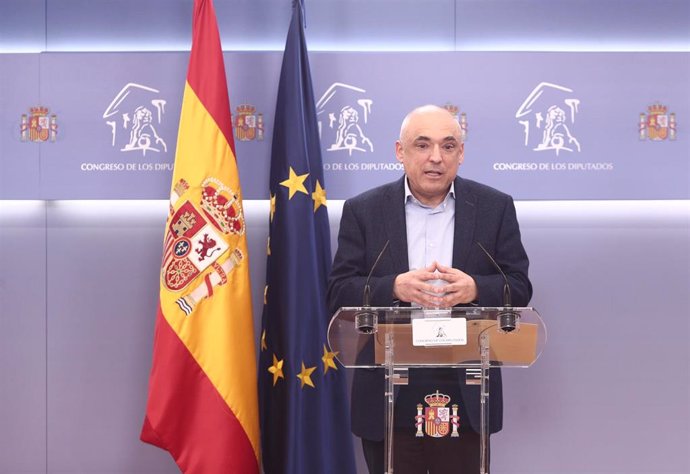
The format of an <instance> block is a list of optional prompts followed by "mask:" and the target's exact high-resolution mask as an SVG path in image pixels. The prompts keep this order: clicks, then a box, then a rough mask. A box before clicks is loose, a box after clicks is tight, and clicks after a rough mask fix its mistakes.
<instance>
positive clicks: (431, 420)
mask: <svg viewBox="0 0 690 474" xmlns="http://www.w3.org/2000/svg"><path fill="white" fill-rule="evenodd" d="M424 402H425V403H426V404H427V405H428V406H427V407H425V408H424V407H423V406H422V404H421V403H420V404H418V405H417V416H415V421H416V427H417V432H416V433H415V436H416V437H418V438H421V437H424V433H426V435H427V436H431V437H432V438H443V437H444V436H447V435H448V433H450V436H451V438H457V437H458V436H460V435H459V433H458V428H459V427H460V417H459V416H458V405H457V404H454V405H452V413H451V408H448V407H447V406H446V405H448V404H449V403H450V397H449V396H448V395H445V394H443V393H439V391H438V390H436V393H430V394H429V395H427V396H425V397H424ZM422 408H424V414H422ZM451 425H452V432H451ZM422 427H423V428H424V431H422Z"/></svg>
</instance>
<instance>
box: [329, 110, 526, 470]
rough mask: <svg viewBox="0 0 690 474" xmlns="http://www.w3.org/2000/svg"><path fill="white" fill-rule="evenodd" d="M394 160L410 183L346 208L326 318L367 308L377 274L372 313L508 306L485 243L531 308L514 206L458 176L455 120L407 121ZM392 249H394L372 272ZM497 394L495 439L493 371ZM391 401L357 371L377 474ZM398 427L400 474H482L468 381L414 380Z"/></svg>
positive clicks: (445, 377)
mask: <svg viewBox="0 0 690 474" xmlns="http://www.w3.org/2000/svg"><path fill="white" fill-rule="evenodd" d="M395 154H396V158H397V159H398V161H399V162H401V163H402V165H403V168H404V170H405V175H404V176H403V177H401V178H400V179H398V180H397V181H394V182H392V183H389V184H385V185H383V186H380V187H377V188H375V189H372V190H369V191H367V192H364V193H362V194H360V195H358V196H356V197H354V198H352V199H349V200H347V201H346V202H345V204H344V207H343V214H342V219H341V222H340V231H339V234H338V250H337V252H336V255H335V260H334V262H333V269H332V271H331V275H330V278H329V285H328V303H329V308H330V310H331V311H332V312H335V311H336V310H337V309H338V308H340V307H342V306H361V305H362V300H363V293H364V286H365V282H366V280H367V276H368V275H369V273H370V272H371V279H370V283H369V286H370V289H371V299H370V304H371V305H372V306H395V305H400V306H419V307H424V308H448V307H452V306H468V305H477V306H503V305H504V304H505V301H503V294H504V286H505V283H506V282H505V280H504V278H503V276H502V275H501V274H500V272H499V271H498V270H497V269H496V268H495V267H494V265H493V264H492V263H491V261H490V258H489V257H488V256H487V255H485V253H484V251H483V250H482V248H480V245H479V244H481V246H483V247H484V248H485V249H486V250H487V252H488V253H489V254H490V255H491V256H492V257H493V258H494V260H495V261H496V263H497V264H498V265H499V267H500V268H501V269H502V270H503V273H504V274H505V275H506V278H507V284H508V286H509V287H510V291H511V294H512V304H513V305H514V306H527V304H528V303H529V300H530V298H531V296H532V285H531V283H530V281H529V278H528V275H527V273H528V267H529V261H528V258H527V254H526V253H525V249H524V247H523V245H522V241H521V238H520V228H519V225H518V221H517V217H516V213H515V206H514V203H513V199H512V198H511V197H510V196H508V195H507V194H504V193H502V192H500V191H497V190H495V189H493V188H490V187H488V186H485V185H483V184H480V183H477V182H474V181H471V180H468V179H464V178H461V177H459V176H457V172H458V168H459V167H460V165H461V164H462V162H463V160H464V143H463V142H462V137H461V129H460V125H459V123H458V121H457V120H456V119H455V117H453V116H452V115H451V114H450V112H448V111H447V110H446V109H443V108H441V107H437V106H433V105H427V106H423V107H419V108H416V109H414V110H413V111H412V112H410V113H409V114H408V115H407V116H406V117H405V119H404V120H403V122H402V126H401V129H400V138H399V140H398V141H396V143H395ZM386 242H388V247H389V248H388V249H387V250H386V251H385V252H384V253H383V255H382V256H381V259H380V261H379V262H378V264H377V265H376V266H375V267H374V262H375V261H376V259H377V257H379V254H380V253H381V252H382V249H384V247H385V246H386ZM372 267H373V268H372ZM490 392H491V397H490V412H489V413H490V420H489V428H490V432H491V433H495V432H497V431H499V430H500V429H501V428H502V404H503V403H502V395H501V377H500V372H499V370H498V369H492V371H491V375H490ZM383 397H384V375H383V370H382V369H371V370H369V369H358V370H356V371H355V375H354V379H353V390H352V408H351V410H352V431H353V433H354V434H355V435H357V436H359V437H360V438H361V439H362V448H363V451H364V456H365V458H366V462H367V466H368V468H369V472H370V473H375V474H380V473H382V472H383V471H384V461H383V457H384V456H383V452H384V446H383V439H384V413H383V407H384V400H383ZM451 407H452V408H451ZM422 409H424V412H422ZM451 410H452V411H451ZM394 416H395V434H394V443H395V450H394V456H395V459H394V470H395V473H396V474H399V473H404V474H407V473H409V474H417V473H427V472H429V473H440V472H453V473H466V472H467V473H473V474H474V473H477V472H479V464H480V460H479V449H480V448H479V446H480V437H479V434H478V433H479V431H480V402H479V386H478V385H468V384H466V374H465V370H463V369H428V370H422V369H417V370H415V369H412V370H410V374H409V384H408V385H405V386H402V387H401V388H400V390H399V392H398V394H397V398H396V401H395V415H394ZM422 418H423V420H424V423H423V424H424V428H423V429H422V427H421V425H422V423H418V422H419V421H421V420H422ZM458 418H459V423H458V422H457V420H458ZM453 422H455V426H453V424H454V423H453Z"/></svg>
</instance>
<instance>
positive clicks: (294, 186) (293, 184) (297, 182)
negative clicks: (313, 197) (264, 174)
mask: <svg viewBox="0 0 690 474" xmlns="http://www.w3.org/2000/svg"><path fill="white" fill-rule="evenodd" d="M307 176H309V173H305V174H301V175H299V176H298V175H297V173H295V170H293V169H292V166H291V167H290V177H289V178H288V179H286V180H285V181H281V182H280V184H281V185H282V186H285V187H286V188H288V189H289V190H290V192H289V194H288V200H289V199H292V196H294V195H295V193H296V192H297V191H299V192H301V193H304V194H306V195H307V196H308V195H309V193H308V192H307V188H305V187H304V181H305V180H306V179H307Z"/></svg>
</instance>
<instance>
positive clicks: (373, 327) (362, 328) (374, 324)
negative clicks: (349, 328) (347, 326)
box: [355, 309, 379, 334]
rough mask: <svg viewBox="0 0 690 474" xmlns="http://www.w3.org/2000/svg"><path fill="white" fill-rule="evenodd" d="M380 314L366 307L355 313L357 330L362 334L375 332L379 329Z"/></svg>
mask: <svg viewBox="0 0 690 474" xmlns="http://www.w3.org/2000/svg"><path fill="white" fill-rule="evenodd" d="M378 319H379V318H378V315H377V314H376V312H375V311H369V310H367V309H364V310H362V311H358V312H357V313H355V330H356V331H357V332H358V333H360V334H374V333H375V332H376V331H378Z"/></svg>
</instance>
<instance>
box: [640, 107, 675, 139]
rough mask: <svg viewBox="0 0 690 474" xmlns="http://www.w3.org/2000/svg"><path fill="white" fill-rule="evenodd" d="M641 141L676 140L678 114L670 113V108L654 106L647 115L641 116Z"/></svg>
mask: <svg viewBox="0 0 690 474" xmlns="http://www.w3.org/2000/svg"><path fill="white" fill-rule="evenodd" d="M639 132H640V140H647V139H649V140H651V141H655V142H658V141H662V140H666V139H667V138H668V139H670V140H675V139H676V114H675V113H670V114H669V113H668V107H666V106H665V105H662V104H653V105H650V106H649V107H647V113H646V114H640V130H639Z"/></svg>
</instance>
